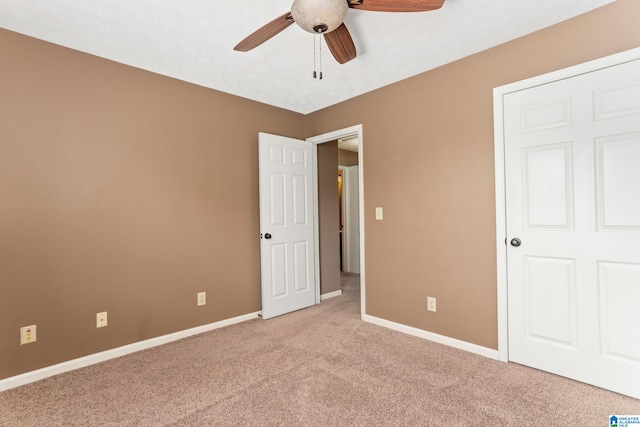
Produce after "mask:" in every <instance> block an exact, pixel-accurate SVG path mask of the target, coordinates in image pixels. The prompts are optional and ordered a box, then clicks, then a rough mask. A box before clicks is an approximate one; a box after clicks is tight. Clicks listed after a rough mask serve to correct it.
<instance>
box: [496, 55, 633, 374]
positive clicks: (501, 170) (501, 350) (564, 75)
mask: <svg viewBox="0 0 640 427" xmlns="http://www.w3.org/2000/svg"><path fill="white" fill-rule="evenodd" d="M637 59H640V48H635V49H631V50H627V51H624V52H621V53H617V54H614V55H610V56H606V57H604V58H600V59H596V60H593V61H589V62H585V63H583V64H579V65H575V66H573V67H568V68H564V69H562V70H558V71H554V72H551V73H548V74H543V75H541V76H537V77H532V78H530V79H526V80H522V81H519V82H515V83H511V84H508V85H504V86H500V87H497V88H494V89H493V117H494V155H495V158H494V161H495V189H496V255H497V286H498V288H497V297H498V360H501V361H504V362H507V361H509V336H508V322H507V321H508V318H507V317H508V305H507V244H506V242H507V238H508V236H507V235H506V229H507V228H506V227H507V221H506V192H505V160H504V123H503V98H504V96H505V95H507V94H509V93H512V92H518V91H521V90H525V89H529V88H531V87H534V86H540V85H544V84H547V83H551V82H554V81H557V80H563V79H568V78H571V77H575V76H577V75H580V74H585V73H590V72H593V71H596V70H600V69H602V68H607V67H611V66H614V65H618V64H622V63H625V62H629V61H633V60H637Z"/></svg>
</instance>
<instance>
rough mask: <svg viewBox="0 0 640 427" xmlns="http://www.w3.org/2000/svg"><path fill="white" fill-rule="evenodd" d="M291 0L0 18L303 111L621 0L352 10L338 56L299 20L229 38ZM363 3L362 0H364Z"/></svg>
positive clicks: (4, 13)
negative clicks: (348, 51) (318, 70)
mask: <svg viewBox="0 0 640 427" xmlns="http://www.w3.org/2000/svg"><path fill="white" fill-rule="evenodd" d="M291 1H292V0H248V1H237V0H207V1H205V0H94V1H88V0H0V27H2V28H6V29H9V30H12V31H16V32H19V33H22V34H26V35H29V36H33V37H36V38H39V39H43V40H46V41H50V42H53V43H56V44H59V45H62V46H66V47H70V48H73V49H77V50H79V51H82V52H87V53H91V54H93V55H97V56H101V57H104V58H108V59H111V60H114V61H117V62H121V63H124V64H128V65H132V66H135V67H138V68H142V69H145V70H149V71H153V72H156V73H159V74H164V75H167V76H170V77H175V78H177V79H181V80H184V81H187V82H191V83H195V84H198V85H201V86H205V87H209V88H213V89H217V90H220V91H223V92H227V93H231V94H234V95H238V96H241V97H245V98H249V99H253V100H256V101H260V102H263V103H266V104H270V105H274V106H277V107H281V108H285V109H287V110H292V111H296V112H299V113H303V114H307V113H311V112H313V111H316V110H319V109H322V108H325V107H328V106H331V105H333V104H336V103H339V102H341V101H344V100H347V99H349V98H352V97H355V96H357V95H360V94H363V93H366V92H369V91H372V90H374V89H377V88H379V87H382V86H385V85H388V84H390V83H393V82H396V81H399V80H402V79H405V78H407V77H411V76H413V75H416V74H419V73H421V72H424V71H427V70H430V69H433V68H435V67H438V66H440V65H443V64H446V63H449V62H452V61H455V60H456V59H459V58H462V57H464V56H467V55H470V54H473V53H476V52H479V51H482V50H484V49H487V48H490V47H492V46H495V45H498V44H501V43H504V42H506V41H509V40H512V39H514V38H517V37H520V36H523V35H525V34H528V33H531V32H533V31H536V30H538V29H541V28H544V27H547V26H549V25H552V24H555V23H557V22H560V21H563V20H566V19H569V18H571V17H573V16H576V15H579V14H581V13H584V12H587V11H589V10H591V9H594V8H596V7H599V6H602V5H605V4H607V3H611V2H612V1H613V0H446V1H445V4H444V6H443V7H442V8H441V9H439V10H436V11H431V12H423V13H379V12H366V11H359V10H349V12H348V14H347V18H346V20H345V24H346V25H347V27H348V28H349V30H350V32H351V35H352V37H353V40H354V42H355V45H356V49H357V51H358V57H357V58H356V59H354V60H352V61H350V62H348V63H346V64H344V65H339V64H338V63H337V62H335V60H334V59H333V57H332V56H331V54H330V53H329V51H328V50H327V49H326V46H325V47H324V53H323V57H322V71H323V76H324V78H323V79H322V80H319V79H313V78H312V73H313V68H314V65H313V62H314V54H313V38H314V36H313V35H311V34H309V33H306V32H305V31H303V30H302V29H300V28H299V27H297V26H296V25H292V26H290V27H289V28H287V29H286V30H284V31H283V32H282V33H280V34H278V35H276V36H275V37H274V38H272V39H271V40H269V41H267V42H266V43H264V44H263V45H261V46H259V47H257V48H256V49H254V50H252V51H250V52H246V53H243V52H236V51H234V50H233V47H234V46H235V45H236V44H237V43H238V42H239V41H240V40H242V39H243V38H244V37H246V36H247V35H249V34H250V33H251V32H253V31H254V30H256V29H258V28H259V27H261V26H262V25H264V24H266V23H267V22H269V21H271V20H272V19H274V18H276V17H277V16H279V15H281V14H283V13H285V12H287V11H289V10H290V8H291ZM365 1H366V0H365Z"/></svg>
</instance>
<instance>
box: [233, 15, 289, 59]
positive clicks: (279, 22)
mask: <svg viewBox="0 0 640 427" xmlns="http://www.w3.org/2000/svg"><path fill="white" fill-rule="evenodd" d="M291 24H293V17H292V16H291V12H287V13H285V14H284V15H282V16H279V17H277V18H276V19H274V20H273V21H271V22H269V23H268V24H266V25H263V26H262V27H260V28H258V29H257V30H256V31H254V32H253V33H251V34H249V35H248V36H247V37H246V38H245V39H244V40H242V41H241V42H240V43H238V44H237V45H236V47H234V48H233V50H237V51H240V52H247V51H249V50H251V49H253V48H254V47H257V46H260V45H261V44H262V43H264V42H266V41H267V40H269V39H270V38H271V37H273V36H275V35H276V34H278V33H279V32H280V31H282V30H284V29H285V28H287V27H288V26H289V25H291Z"/></svg>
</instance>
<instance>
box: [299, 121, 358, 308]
mask: <svg viewBox="0 0 640 427" xmlns="http://www.w3.org/2000/svg"><path fill="white" fill-rule="evenodd" d="M351 136H357V138H358V165H359V167H358V191H359V195H358V198H359V200H358V205H359V208H360V212H359V216H360V218H359V227H360V318H364V316H365V314H366V313H365V307H366V304H365V295H366V292H365V277H364V272H365V268H364V179H363V171H364V167H363V165H364V155H363V154H364V153H363V151H364V150H363V143H362V141H363V140H362V125H355V126H351V127H348V128H344V129H339V130H335V131H333V132H328V133H323V134H322V135H316V136H312V137H310V138H307V141H309V142H311V143H312V144H313V145H314V147H313V148H314V150H313V168H314V171H315V172H314V174H313V181H314V182H313V187H314V191H315V196H314V198H313V203H314V206H313V209H314V222H315V224H314V225H315V244H316V260H315V263H316V283H317V284H318V286H317V289H316V304H319V303H320V239H319V226H318V144H322V143H323V142H331V141H335V140H336V139H339V138H347V137H351Z"/></svg>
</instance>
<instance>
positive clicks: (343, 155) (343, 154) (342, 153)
mask: <svg viewBox="0 0 640 427" xmlns="http://www.w3.org/2000/svg"><path fill="white" fill-rule="evenodd" d="M338 164H339V165H340V166H355V165H357V164H358V153H356V152H355V151H348V150H338Z"/></svg>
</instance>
